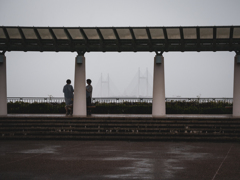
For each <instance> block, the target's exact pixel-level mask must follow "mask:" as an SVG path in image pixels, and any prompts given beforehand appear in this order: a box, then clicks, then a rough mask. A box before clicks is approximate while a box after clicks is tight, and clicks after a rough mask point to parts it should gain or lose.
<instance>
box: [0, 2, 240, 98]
mask: <svg viewBox="0 0 240 180" xmlns="http://www.w3.org/2000/svg"><path fill="white" fill-rule="evenodd" d="M0 2H1V6H0V22H1V24H0V25H2V26H50V27H63V26H64V27H79V26H81V27H112V26H116V27H119V26H120V27H121V26H124V27H126V26H131V27H136V26H142V27H146V26H214V25H216V26H225V25H240V24H239V17H240V11H239V10H238V7H240V1H239V0H229V1H225V0H202V1H192V0H182V1H178V0H172V1H163V0H130V1H123V0H121V1H120V0H115V1H111V0H102V1H97V0H89V1H85V0H70V1H63V0H58V1H56V0H51V1H47V0H42V1H31V0H19V1H14V0H0ZM5 55H6V58H7V96H8V97H48V96H49V95H52V96H53V97H63V93H62V88H63V86H64V85H65V82H66V79H71V80H72V85H74V61H75V57H76V55H77V53H76V52H74V53H71V52H59V53H56V52H43V53H40V52H6V53H5ZM154 56H155V53H154V52H137V53H133V52H132V53H131V52H122V53H117V52H106V53H102V52H90V53H85V57H86V78H90V79H92V85H93V88H94V91H93V96H94V97H96V96H97V94H98V93H99V89H100V86H98V85H97V84H98V81H99V79H100V77H101V74H103V78H106V77H107V75H108V74H109V76H110V78H111V81H112V84H113V85H112V87H111V89H112V91H113V92H112V94H116V95H115V96H119V97H120V96H122V95H126V96H130V95H131V93H132V94H133V95H136V94H137V93H139V91H138V90H137V92H136V90H134V88H135V86H136V84H135V83H132V81H134V77H135V75H136V73H137V72H138V69H139V68H140V70H141V72H142V73H144V71H145V70H146V69H148V72H149V74H150V75H151V77H153V59H154ZM163 56H164V60H165V93H166V97H177V96H181V97H189V98H191V97H192V98H193V97H197V96H199V95H200V96H201V97H211V98H212V97H213V98H214V97H215V98H223V97H227V98H231V97H232V96H233V68H234V56H235V52H183V53H182V52H167V53H166V52H164V53H163ZM135 81H136V80H135ZM143 81H144V80H143ZM150 82H151V79H150V76H149V80H148V83H149V84H150ZM140 86H141V87H140V89H141V91H142V92H141V93H146V92H143V91H146V89H145V90H144V88H146V87H145V86H146V85H144V82H142V84H140ZM131 88H132V89H133V90H131ZM148 88H149V87H148ZM135 89H136V88H135ZM101 91H102V92H103V91H104V93H107V92H106V91H107V90H106V89H105V90H104V89H101ZM149 91H151V90H150V89H148V93H149Z"/></svg>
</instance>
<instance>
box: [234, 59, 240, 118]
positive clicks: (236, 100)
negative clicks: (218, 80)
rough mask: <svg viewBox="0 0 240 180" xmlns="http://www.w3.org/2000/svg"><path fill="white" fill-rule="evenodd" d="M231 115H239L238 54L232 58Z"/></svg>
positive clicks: (239, 77) (239, 76) (239, 67)
mask: <svg viewBox="0 0 240 180" xmlns="http://www.w3.org/2000/svg"><path fill="white" fill-rule="evenodd" d="M233 116H240V55H236V56H235V58H234V83H233Z"/></svg>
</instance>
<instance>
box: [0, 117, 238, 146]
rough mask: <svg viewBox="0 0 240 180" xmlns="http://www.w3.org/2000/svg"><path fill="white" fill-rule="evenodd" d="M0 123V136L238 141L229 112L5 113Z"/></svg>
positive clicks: (236, 120)
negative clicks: (202, 113)
mask: <svg viewBox="0 0 240 180" xmlns="http://www.w3.org/2000/svg"><path fill="white" fill-rule="evenodd" d="M0 125H1V126H0V135H1V136H0V139H60V140H69V139H72V140H76V139H77V140H211V141H212V140H213V141H225V140H226V141H229V140H231V141H239V140H240V118H237V117H232V115H166V116H164V117H152V115H134V114H130V115H127V114H102V115H100V114H95V115H92V116H88V117H75V116H65V115H62V114H9V115H7V116H1V117H0Z"/></svg>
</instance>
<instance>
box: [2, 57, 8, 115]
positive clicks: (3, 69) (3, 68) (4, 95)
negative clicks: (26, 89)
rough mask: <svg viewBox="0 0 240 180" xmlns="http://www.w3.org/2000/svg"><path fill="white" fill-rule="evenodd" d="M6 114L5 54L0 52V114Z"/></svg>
mask: <svg viewBox="0 0 240 180" xmlns="http://www.w3.org/2000/svg"><path fill="white" fill-rule="evenodd" d="M6 115H7V69H6V56H5V55H2V54H0V116H6Z"/></svg>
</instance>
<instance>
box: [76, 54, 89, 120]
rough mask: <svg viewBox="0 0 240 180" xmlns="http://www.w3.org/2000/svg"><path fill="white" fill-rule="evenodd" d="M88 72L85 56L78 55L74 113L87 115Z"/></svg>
mask: <svg viewBox="0 0 240 180" xmlns="http://www.w3.org/2000/svg"><path fill="white" fill-rule="evenodd" d="M85 81H86V74H85V57H84V56H81V55H78V56H77V57H76V59H75V81H74V99H73V115H74V116H86V115H87V109H86V82H85Z"/></svg>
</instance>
